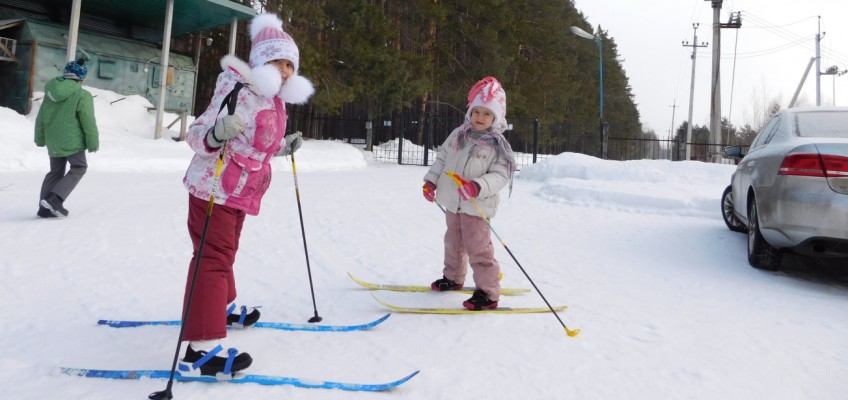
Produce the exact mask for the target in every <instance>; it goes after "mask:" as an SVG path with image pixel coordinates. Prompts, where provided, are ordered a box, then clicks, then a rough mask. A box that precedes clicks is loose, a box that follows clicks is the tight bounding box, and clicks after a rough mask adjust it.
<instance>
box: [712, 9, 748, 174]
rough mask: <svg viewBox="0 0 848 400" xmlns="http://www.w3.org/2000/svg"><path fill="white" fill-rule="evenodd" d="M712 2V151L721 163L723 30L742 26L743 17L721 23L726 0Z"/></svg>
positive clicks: (716, 160)
mask: <svg viewBox="0 0 848 400" xmlns="http://www.w3.org/2000/svg"><path fill="white" fill-rule="evenodd" d="M705 1H710V2H711V3H712V7H713V73H712V84H711V86H712V90H711V91H710V96H711V98H712V102H711V103H710V143H712V144H713V146H710V147H712V148H711V149H710V153H711V154H712V161H713V162H715V163H718V162H721V149H720V148H719V147H720V146H719V143H721V72H720V65H721V28H736V29H738V28H739V27H741V26H742V17H741V15H740V14H739V13H735V14H731V17H730V21H729V22H728V23H726V24H722V23H720V22H719V17H720V15H719V14H720V12H721V4H722V3H723V2H724V0H705Z"/></svg>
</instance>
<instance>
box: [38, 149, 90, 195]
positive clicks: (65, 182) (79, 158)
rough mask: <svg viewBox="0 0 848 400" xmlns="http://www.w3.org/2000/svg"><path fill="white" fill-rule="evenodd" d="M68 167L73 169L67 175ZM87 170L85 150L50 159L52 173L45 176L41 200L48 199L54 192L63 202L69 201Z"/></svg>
mask: <svg viewBox="0 0 848 400" xmlns="http://www.w3.org/2000/svg"><path fill="white" fill-rule="evenodd" d="M68 165H70V166H71V168H70V171H67V174H66V173H65V172H66V170H65V167H66V166H68ZM87 169H88V163H87V162H86V160H85V150H83V151H81V152H79V153H76V154H71V155H70V156H67V157H50V172H48V173H47V175H45V176H44V183H42V184H41V197H40V199H41V200H44V199H46V198H47V195H49V194H50V192H53V193H56V194H57V195H58V196H59V197H61V198H62V200H67V199H68V196H70V195H71V192H72V191H73V190H74V188H75V187H77V184H78V183H79V181H80V180H81V179H82V176H83V175H85V171H86V170H87Z"/></svg>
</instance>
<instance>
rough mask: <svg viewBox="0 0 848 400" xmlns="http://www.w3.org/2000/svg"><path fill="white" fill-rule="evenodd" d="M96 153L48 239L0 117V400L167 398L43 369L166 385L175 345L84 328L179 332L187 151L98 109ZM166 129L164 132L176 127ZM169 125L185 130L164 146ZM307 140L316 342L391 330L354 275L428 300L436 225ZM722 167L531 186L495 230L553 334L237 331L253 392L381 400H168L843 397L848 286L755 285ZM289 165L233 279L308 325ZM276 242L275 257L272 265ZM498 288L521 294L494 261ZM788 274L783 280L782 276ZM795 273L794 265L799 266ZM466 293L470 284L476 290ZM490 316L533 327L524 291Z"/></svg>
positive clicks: (766, 276)
mask: <svg viewBox="0 0 848 400" xmlns="http://www.w3.org/2000/svg"><path fill="white" fill-rule="evenodd" d="M90 90H91V91H92V92H95V93H96V94H98V96H97V97H96V98H95V107H96V112H97V118H98V123H99V126H100V127H101V148H100V151H99V152H97V153H94V154H91V155H90V156H89V169H88V174H87V175H86V176H85V178H84V179H83V180H82V182H81V183H80V185H79V186H78V188H77V190H76V191H75V192H74V193H73V195H72V196H71V197H70V198H69V199H68V200H67V202H66V206H67V208H68V209H69V210H70V212H71V216H70V217H69V218H67V219H64V220H38V219H36V218H35V212H36V210H37V201H38V193H39V187H40V184H41V180H42V178H43V175H44V173H46V171H47V168H48V161H47V160H48V159H47V154H46V150H44V149H40V148H36V147H35V145H34V144H33V140H32V132H33V125H32V121H33V120H34V118H35V116H34V114H32V115H30V116H20V115H18V114H16V113H14V112H13V111H11V110H8V109H0V121H2V126H3V129H1V130H0V143H2V146H0V204H2V206H0V210H2V212H0V276H2V279H0V303H2V304H3V305H4V307H3V313H2V316H3V324H2V326H0V371H2V373H0V385H2V387H3V388H4V389H3V394H4V397H7V398H13V399H56V398H63V399H81V398H85V399H140V398H145V396H146V395H147V394H148V393H150V392H153V391H158V390H162V389H163V388H164V387H165V384H166V382H165V381H150V380H142V381H114V380H105V379H94V378H80V377H70V376H65V375H61V374H59V373H58V372H57V371H58V367H81V368H102V369H135V368H138V369H168V368H170V366H171V361H172V358H173V355H174V350H175V346H176V339H177V334H178V332H179V330H178V328H174V327H145V328H133V329H113V328H107V327H99V326H97V325H96V321H97V320H98V319H179V313H180V307H181V299H182V295H183V285H184V280H185V275H186V270H187V267H188V263H189V259H190V255H191V244H190V241H189V238H188V235H187V232H186V227H185V224H186V208H187V193H186V191H185V189H184V188H183V187H182V183H181V178H182V175H183V172H184V169H185V167H186V166H187V164H188V162H189V159H190V158H191V156H192V153H191V151H190V149H188V146H187V145H186V144H185V143H178V142H174V141H172V140H170V139H168V137H170V136H175V135H176V132H173V131H166V132H165V133H164V135H163V136H164V137H165V139H163V140H152V136H153V133H152V132H153V129H152V127H153V123H154V122H153V121H154V116H153V115H152V114H149V113H148V112H147V111H146V110H145V109H144V106H145V105H146V104H145V103H146V101H145V100H143V99H139V98H128V99H125V100H123V101H119V102H115V103H110V102H111V101H114V100H116V99H118V98H120V96H118V95H115V94H114V93H110V92H104V91H99V90H96V89H90ZM173 118H174V116H167V117H166V118H165V123H166V124H167V123H170V121H171V120H173ZM177 126H178V125H177ZM371 159H372V158H371V153H368V152H363V151H361V150H359V149H356V148H354V147H352V146H350V145H347V144H343V143H337V142H321V141H307V142H306V143H305V144H304V146H303V148H302V149H301V150H300V151H299V152H298V153H297V163H298V165H297V170H298V181H299V185H300V194H301V200H302V207H303V218H304V226H305V231H306V237H307V242H308V247H309V259H310V264H311V267H312V276H313V279H314V288H315V293H316V301H317V309H318V312H319V314H320V315H321V316H322V317H323V319H324V321H323V322H322V324H328V325H337V324H359V323H364V322H366V321H370V320H373V319H376V318H378V317H380V316H382V315H384V314H385V313H386V312H387V310H386V309H384V308H383V307H382V306H380V305H379V304H378V303H376V302H375V301H374V300H373V299H372V298H371V293H372V292H369V291H367V290H365V289H362V288H360V287H358V286H357V285H356V284H355V283H353V282H352V281H350V279H349V278H348V277H347V272H351V273H353V274H354V275H356V276H357V277H359V278H362V279H365V280H369V281H375V282H381V283H404V284H428V283H429V282H430V281H432V280H433V279H435V278H438V277H440V276H441V261H442V260H441V255H442V235H443V233H444V222H443V217H442V214H441V211H439V209H438V208H437V207H435V206H434V205H432V204H429V203H427V202H425V201H424V200H423V199H422V198H421V194H420V193H421V189H420V187H421V178H422V177H423V175H424V173H425V171H426V169H425V168H424V167H420V166H398V165H387V164H378V163H374V162H373V161H371ZM732 171H733V167H732V166H727V165H713V164H703V163H699V162H674V163H672V162H669V161H630V162H613V161H603V160H599V159H596V158H592V157H588V156H583V155H578V154H561V155H558V156H556V157H552V158H550V159H547V160H545V161H542V162H539V163H537V164H536V165H533V166H528V167H524V168H523V169H522V171H520V173H519V176H518V178H517V179H516V181H515V185H514V190H513V192H512V196H511V197H507V192H506V191H504V193H503V195H504V200H503V202H502V205H501V207H500V210H499V214H498V216H497V217H496V218H495V219H494V220H493V224H494V228H495V230H496V231H497V232H498V234H499V235H500V236H501V237H502V238H503V240H504V241H506V243H507V245H508V246H509V248H510V250H511V251H512V252H513V253H514V254H515V256H516V257H517V258H518V261H519V262H520V263H521V265H522V266H523V267H524V268H525V270H526V271H527V272H528V273H529V275H530V277H531V278H532V279H533V280H534V282H535V283H536V284H537V285H538V286H539V288H540V289H541V291H542V294H544V295H545V297H546V298H547V299H548V300H549V301H550V302H551V303H554V304H567V305H568V306H569V309H568V310H566V311H565V312H563V313H561V314H560V316H561V318H562V319H563V321H564V322H565V324H566V325H568V327H569V328H571V329H574V328H580V329H581V330H582V333H581V334H580V335H579V336H578V337H576V338H570V337H568V336H566V335H565V332H564V331H563V329H562V327H561V326H560V324H559V322H558V321H557V320H556V318H554V316H553V315H550V314H537V315H500V316H498V315H463V316H437V315H411V314H394V315H392V316H391V317H390V318H389V319H388V320H387V321H386V322H385V323H383V324H382V325H380V326H378V327H377V328H375V329H373V330H370V331H361V332H348V333H334V332H333V333H330V332H328V333H308V332H283V331H269V330H248V331H233V332H231V333H230V335H229V337H228V338H227V339H226V342H225V344H227V345H231V346H236V347H238V348H239V349H240V350H243V351H248V352H250V353H251V354H252V355H253V357H254V359H255V361H254V364H253V366H252V367H251V368H250V369H249V370H248V371H249V372H251V373H256V374H268V375H287V376H294V377H300V378H307V379H327V380H336V381H348V382H364V383H369V382H370V383H378V382H387V381H391V380H394V379H397V378H400V377H402V376H404V375H406V374H407V373H410V372H412V371H415V370H421V373H420V374H419V375H418V376H416V377H415V378H413V379H412V380H410V381H409V382H407V383H406V384H404V385H402V386H401V387H399V388H397V389H395V390H393V391H391V392H388V393H378V394H369V393H351V392H343V391H338V390H319V389H301V388H294V387H290V386H280V387H264V386H258V385H229V384H202V383H177V384H175V385H174V395H175V398H178V399H226V400H230V399H233V398H243V399H314V398H320V399H388V398H402V399H416V400H419V399H420V400H424V399H427V400H431V399H449V398H459V397H467V398H485V399H519V398H520V399H844V398H846V396H848V379H846V377H848V339H846V332H848V312H846V310H848V284H846V280H845V279H844V277H842V276H831V275H827V274H821V273H819V272H816V271H814V270H809V269H806V267H804V266H803V265H802V264H803V263H800V262H799V263H798V264H800V265H799V266H796V267H795V269H796V271H800V272H798V273H768V272H763V271H758V270H755V269H752V268H751V267H749V266H748V264H747V261H746V259H745V246H746V237H745V236H744V235H741V234H738V233H734V232H731V231H729V230H727V228H726V227H725V226H724V223H723V222H722V220H721V217H720V214H719V201H718V199H719V196H720V194H721V192H722V190H723V188H724V187H725V185H726V184H727V183H728V182H729V178H730V174H731V173H732ZM297 213H298V211H297V204H296V201H295V191H294V183H293V179H292V174H291V164H290V161H288V160H285V159H277V160H275V161H274V180H273V182H272V184H271V188H270V190H269V192H268V193H267V194H266V196H265V199H264V201H263V205H262V211H261V214H260V215H259V216H258V217H248V220H247V221H246V223H245V227H244V232H243V235H242V241H241V243H242V245H241V249H240V251H239V253H238V259H237V261H236V271H237V279H238V290H239V300H240V301H241V302H244V303H247V304H259V305H262V306H263V309H262V311H263V314H262V315H263V320H266V321H289V322H296V323H306V321H307V320H308V319H309V318H310V317H311V316H312V315H313V306H312V299H311V297H310V290H309V281H308V278H307V271H306V262H305V258H304V251H303V243H302V238H301V231H300V223H299V220H298V214H297ZM269 242H270V243H273V245H272V246H270V248H271V249H272V250H267V248H268V246H267V243H269ZM495 245H496V255H497V257H498V258H499V260H500V262H501V266H502V269H503V272H504V279H503V285H504V286H508V287H530V286H531V285H530V283H529V282H528V281H527V279H526V278H525V277H524V275H523V274H522V272H521V270H520V269H519V268H518V267H517V265H516V263H515V262H514V261H513V260H512V259H511V258H510V256H509V255H508V254H507V252H506V251H505V250H504V249H503V248H502V247H501V246H500V245H499V244H498V243H496V244H495ZM792 260H793V259H792V258H790V259H789V260H788V261H787V263H789V262H791V261H792ZM796 261H797V260H796ZM468 283H469V284H470V283H471V282H468ZM375 294H376V295H378V296H379V297H380V298H382V299H384V300H387V301H389V302H392V303H396V304H398V305H407V306H430V307H436V306H459V305H460V303H461V302H462V301H463V300H464V299H465V298H466V296H464V295H460V294H456V293H441V294H439V293H396V292H377V293H375ZM501 303H502V305H503V306H527V307H529V306H544V302H543V301H542V300H541V298H540V296H539V295H538V294H537V293H535V292H534V293H529V294H525V295H521V296H511V297H503V298H502V302H501Z"/></svg>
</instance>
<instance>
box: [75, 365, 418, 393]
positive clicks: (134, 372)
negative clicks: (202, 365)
mask: <svg viewBox="0 0 848 400" xmlns="http://www.w3.org/2000/svg"><path fill="white" fill-rule="evenodd" d="M60 371H61V372H62V373H63V374H65V375H71V376H81V377H85V378H109V379H143V378H146V379H164V380H168V379H170V377H171V371H169V370H150V369H126V370H104V369H83V368H60ZM418 372H420V371H415V372H413V373H411V374H409V375H407V376H405V377H403V378H401V379H398V380H396V381H393V382H387V383H345V382H332V381H319V380H313V379H299V378H290V377H286V376H269V375H238V374H237V375H236V377H235V378H233V379H229V380H218V379H216V378H215V377H214V376H183V375H180V373H179V372H175V373H174V380H176V381H199V382H229V383H257V384H260V385H292V386H297V387H302V388H312V389H341V390H350V391H361V392H380V391H384V390H389V389H392V388H394V387H397V386H400V385H402V384H403V383H404V382H406V381H408V380H410V379H412V377H413V376H415V375H417V374H418Z"/></svg>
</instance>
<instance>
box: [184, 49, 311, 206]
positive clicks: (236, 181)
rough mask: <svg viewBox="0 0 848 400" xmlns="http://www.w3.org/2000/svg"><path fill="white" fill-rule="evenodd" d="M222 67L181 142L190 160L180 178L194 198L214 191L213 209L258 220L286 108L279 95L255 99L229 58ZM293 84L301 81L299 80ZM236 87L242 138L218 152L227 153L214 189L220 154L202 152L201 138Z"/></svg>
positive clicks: (248, 76) (254, 88)
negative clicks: (238, 86)
mask: <svg viewBox="0 0 848 400" xmlns="http://www.w3.org/2000/svg"><path fill="white" fill-rule="evenodd" d="M221 66H222V68H223V69H224V71H223V72H221V74H220V75H218V81H217V83H216V84H215V94H214V95H213V97H212V101H211V102H210V103H209V107H207V108H206V111H204V112H203V114H201V115H200V116H199V117H198V118H197V119H196V120H195V121H194V123H192V125H191V127H190V128H189V131H188V133H187V135H186V142H188V144H189V146H191V148H192V149H193V150H194V152H195V155H194V158H192V160H191V164H190V165H189V167H188V170H187V171H186V174H185V177H184V178H183V184H184V185H185V187H186V189H188V192H189V193H190V194H191V195H193V196H196V197H198V198H201V199H204V200H209V197H210V195H211V194H212V193H213V191H214V194H215V204H223V205H225V206H228V207H232V208H236V209H239V210H243V211H245V212H246V213H248V214H250V215H257V214H259V206H260V203H261V201H262V196H263V195H264V194H265V191H266V190H267V189H268V186H269V184H270V183H271V165H270V162H271V157H273V156H274V154H275V153H276V152H277V151H279V150H280V148H281V147H282V146H284V145H285V144H284V143H283V137H284V136H285V132H286V107H285V104H284V103H283V100H282V98H281V96H282V94H283V91H281V92H280V93H278V94H277V95H276V96H273V97H271V98H267V97H263V96H261V95H259V94H258V92H259V90H258V85H261V84H262V83H261V82H252V76H253V73H252V70H251V69H250V67H249V66H248V65H247V63H245V62H244V61H241V60H239V59H237V58H235V57H233V56H226V57H224V59H223V60H222V61H221ZM294 78H299V79H301V80H305V79H304V78H302V77H299V76H295V77H294ZM290 80H291V79H290ZM236 82H242V83H243V84H244V87H243V88H242V89H241V90H240V91H239V94H238V103H237V105H236V109H235V115H238V116H240V117H241V119H242V121H243V122H244V132H242V134H240V135H238V136H236V137H235V138H233V139H230V140H229V141H228V142H227V143H226V144H225V145H224V146H223V147H222V148H226V149H225V151H226V153H225V157H224V164H223V167H222V170H221V177H220V183H218V184H217V185H216V179H215V168H216V166H217V162H218V155H219V149H213V148H210V147H208V146H207V144H206V134H207V133H208V132H209V130H210V129H213V128H214V126H215V122H216V121H217V120H218V119H219V118H222V117H223V116H224V115H226V114H227V108H226V107H224V109H223V110H221V103H222V101H223V100H224V97H226V96H227V94H228V93H230V91H232V90H233V87H234V86H235V84H236ZM283 86H285V85H283ZM311 87H312V86H311V84H309V88H310V89H311ZM309 94H311V92H310V93H309ZM306 97H307V98H308V95H307V96H306ZM304 101H305V99H304ZM219 110H220V112H219ZM216 186H217V188H216Z"/></svg>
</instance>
